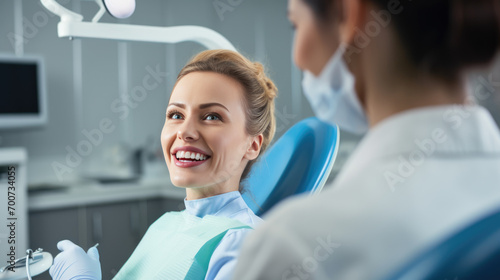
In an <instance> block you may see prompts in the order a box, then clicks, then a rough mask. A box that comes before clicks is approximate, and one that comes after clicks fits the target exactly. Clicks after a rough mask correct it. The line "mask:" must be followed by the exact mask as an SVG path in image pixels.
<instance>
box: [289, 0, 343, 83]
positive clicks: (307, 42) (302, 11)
mask: <svg viewBox="0 0 500 280" xmlns="http://www.w3.org/2000/svg"><path fill="white" fill-rule="evenodd" d="M288 19H289V20H290V23H291V24H292V26H293V27H294V29H295V38H294V44H293V45H294V50H293V58H294V61H295V64H296V65H297V66H298V67H299V68H300V69H302V70H309V71H310V72H311V73H313V74H314V75H316V76H318V75H319V74H320V73H321V70H322V69H323V67H324V66H325V65H326V63H327V62H328V60H329V59H330V57H332V55H333V54H334V52H335V50H336V49H337V47H338V45H339V39H338V36H336V34H338V24H335V21H333V20H332V23H325V22H320V21H319V20H318V19H317V18H316V16H315V14H314V13H313V11H312V10H311V8H310V7H309V6H308V5H307V4H305V3H304V2H303V1H302V0H288Z"/></svg>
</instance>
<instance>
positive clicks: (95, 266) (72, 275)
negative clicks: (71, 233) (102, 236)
mask: <svg viewBox="0 0 500 280" xmlns="http://www.w3.org/2000/svg"><path fill="white" fill-rule="evenodd" d="M57 249H59V250H61V253H59V254H58V255H57V256H56V257H55V258H54V264H53V265H52V266H51V267H50V270H49V273H50V276H52V279H54V280H83V279H85V280H101V264H100V263H99V252H97V248H96V246H94V247H91V248H90V249H89V250H88V251H87V253H85V251H84V250H83V249H82V248H80V247H79V246H77V245H75V244H74V243H73V242H71V241H69V240H62V241H59V242H58V243H57Z"/></svg>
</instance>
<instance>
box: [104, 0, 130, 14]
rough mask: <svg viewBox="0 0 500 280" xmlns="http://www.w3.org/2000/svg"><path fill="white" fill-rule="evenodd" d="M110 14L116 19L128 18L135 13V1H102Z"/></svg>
mask: <svg viewBox="0 0 500 280" xmlns="http://www.w3.org/2000/svg"><path fill="white" fill-rule="evenodd" d="M102 1H103V2H104V6H105V7H106V10H107V11H108V13H109V14H110V15H112V16H114V17H115V18H128V17H130V16H131V15H132V14H133V13H134V11H135V0H102Z"/></svg>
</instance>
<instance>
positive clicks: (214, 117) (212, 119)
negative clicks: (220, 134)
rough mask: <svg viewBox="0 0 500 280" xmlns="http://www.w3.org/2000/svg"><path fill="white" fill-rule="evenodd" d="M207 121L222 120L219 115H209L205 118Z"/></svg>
mask: <svg viewBox="0 0 500 280" xmlns="http://www.w3.org/2000/svg"><path fill="white" fill-rule="evenodd" d="M205 120H207V121H220V120H221V118H220V117H219V116H217V115H213V114H210V115H207V116H206V117H205Z"/></svg>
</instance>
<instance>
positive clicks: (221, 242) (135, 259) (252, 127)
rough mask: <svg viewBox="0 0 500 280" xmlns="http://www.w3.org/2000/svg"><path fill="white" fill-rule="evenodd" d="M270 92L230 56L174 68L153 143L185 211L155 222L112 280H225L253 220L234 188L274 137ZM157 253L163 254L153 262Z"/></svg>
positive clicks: (259, 69) (252, 68) (256, 67)
mask: <svg viewBox="0 0 500 280" xmlns="http://www.w3.org/2000/svg"><path fill="white" fill-rule="evenodd" d="M276 94H277V89H276V87H275V86H274V84H273V82H272V81H271V80H270V79H269V78H268V77H267V76H266V75H265V73H264V68H263V66H262V65H261V64H260V63H254V62H251V61H249V60H248V59H246V58H245V57H243V56H242V55H240V54H238V53H236V52H232V51H227V50H211V51H205V52H202V53H200V54H198V55H197V56H195V57H194V58H193V59H192V60H191V61H190V62H189V63H188V64H187V65H186V66H185V67H184V68H183V69H182V70H181V72H180V74H179V76H178V78H177V82H176V84H175V86H174V89H173V91H172V95H171V97H170V101H169V104H168V106H167V110H166V118H165V125H164V126H163V130H162V133H161V143H162V148H163V153H164V156H165V161H166V163H167V166H168V169H169V172H170V178H171V180H172V183H173V184H174V185H175V186H177V187H181V188H185V189H186V199H185V201H184V202H185V206H186V210H185V211H182V212H178V213H172V212H170V213H166V214H165V215H163V216H162V217H161V218H160V219H158V220H157V221H156V222H155V223H154V224H153V225H152V226H151V227H150V228H149V230H148V232H147V233H146V235H145V236H144V238H143V240H142V241H141V243H140V244H139V246H138V247H137V248H136V250H135V251H134V253H133V254H132V256H131V257H130V259H129V260H128V261H127V263H126V264H125V265H124V267H123V268H122V269H121V270H120V272H119V273H118V274H117V276H116V277H115V279H125V278H126V279H131V278H133V279H136V278H140V279H145V278H147V279H152V278H157V277H160V278H161V279H230V278H231V274H232V271H233V267H234V266H235V264H236V257H237V256H238V252H239V248H240V244H241V242H242V241H243V238H244V237H245V236H246V234H247V233H249V231H250V230H251V228H252V227H253V226H255V225H256V224H258V223H259V222H260V221H261V219H260V218H259V217H257V216H256V215H255V214H254V213H253V212H252V211H251V210H250V209H249V208H248V206H247V205H246V204H245V202H244V200H243V199H242V197H241V194H240V191H241V185H242V184H241V182H242V181H243V180H244V179H245V177H246V176H247V175H248V172H249V171H250V168H251V166H252V163H253V162H254V161H255V160H256V159H257V158H258V157H259V155H260V154H261V153H262V152H263V151H264V150H265V149H266V148H267V146H268V145H269V143H270V142H271V140H272V138H273V136H274V132H275V119H274V99H275V97H276ZM167 237H168V238H167ZM158 249H160V250H159V251H161V252H167V253H166V255H168V256H165V254H163V255H162V256H161V258H159V257H155V256H156V254H154V253H152V252H155V251H158Z"/></svg>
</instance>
